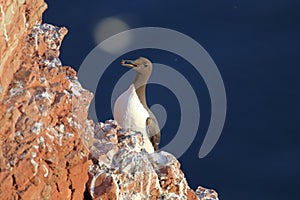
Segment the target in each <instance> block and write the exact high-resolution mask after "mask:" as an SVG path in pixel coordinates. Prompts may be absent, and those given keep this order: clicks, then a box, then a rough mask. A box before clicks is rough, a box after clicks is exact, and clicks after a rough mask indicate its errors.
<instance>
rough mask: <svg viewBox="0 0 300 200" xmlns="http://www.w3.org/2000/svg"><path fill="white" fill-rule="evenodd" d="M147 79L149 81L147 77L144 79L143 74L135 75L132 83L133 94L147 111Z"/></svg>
mask: <svg viewBox="0 0 300 200" xmlns="http://www.w3.org/2000/svg"><path fill="white" fill-rule="evenodd" d="M148 79H149V77H146V76H145V75H143V74H138V73H137V74H136V76H135V79H134V82H133V84H134V87H135V92H136V94H137V96H138V97H139V100H140V101H141V103H142V104H143V106H144V108H145V109H146V110H148V109H149V108H148V105H147V100H146V85H147V82H148Z"/></svg>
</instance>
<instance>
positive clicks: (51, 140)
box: [0, 0, 218, 200]
mask: <svg viewBox="0 0 300 200" xmlns="http://www.w3.org/2000/svg"><path fill="white" fill-rule="evenodd" d="M46 7H47V6H46V4H45V3H44V1H43V0H0V197H1V198H0V199H1V200H2V199H3V200H4V199H26V200H27V199H74V200H78V199H84V193H85V192H86V193H85V194H86V195H85V198H86V199H89V198H90V199H111V200H114V199H124V200H127V199H128V200H129V199H130V200H131V199H200V200H204V199H206V200H216V199H218V196H217V193H216V192H215V191H214V190H208V189H205V188H202V187H199V188H198V189H197V191H196V192H194V191H193V190H191V189H190V188H189V186H188V184H187V181H186V179H185V178H184V174H183V172H182V171H181V170H180V164H179V162H178V161H177V160H176V158H175V157H174V156H172V155H171V154H170V153H167V152H163V151H161V152H157V153H153V154H148V153H147V152H146V151H145V149H144V143H143V139H142V135H141V134H140V133H138V132H134V131H130V130H124V129H122V128H121V127H119V126H118V124H117V123H116V122H115V121H113V120H109V121H107V122H106V123H98V124H96V126H94V124H93V122H92V121H90V120H88V119H87V115H88V107H89V104H90V101H91V99H92V98H93V94H92V93H90V92H89V91H87V90H85V89H83V88H82V87H81V85H80V83H79V82H78V80H77V77H76V72H75V71H74V70H73V69H72V68H70V67H67V66H63V65H62V63H61V61H60V60H59V48H60V45H61V42H62V40H63V38H64V36H65V34H66V33H67V29H66V28H60V27H56V26H53V25H49V24H42V22H41V18H42V13H43V12H44V10H45V9H46ZM86 186H87V187H86ZM87 193H89V194H90V195H87Z"/></svg>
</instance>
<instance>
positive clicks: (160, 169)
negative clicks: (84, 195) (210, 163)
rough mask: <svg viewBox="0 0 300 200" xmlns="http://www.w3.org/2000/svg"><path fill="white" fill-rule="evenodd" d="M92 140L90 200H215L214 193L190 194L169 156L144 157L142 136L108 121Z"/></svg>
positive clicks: (102, 124) (192, 192)
mask: <svg viewBox="0 0 300 200" xmlns="http://www.w3.org/2000/svg"><path fill="white" fill-rule="evenodd" d="M94 137H95V143H94V144H93V145H92V146H91V149H90V157H91V159H92V160H93V165H91V166H90V169H89V174H90V179H89V184H88V190H89V192H90V194H91V196H92V198H93V199H126V200H127V199H128V200H130V199H153V200H155V199H166V200H167V199H170V200H171V199H172V200H175V199H178V200H180V199H195V200H199V199H200V200H204V199H205V200H213V199H214V200H216V199H218V195H217V193H216V192H215V191H214V190H209V189H205V188H203V187H199V188H198V189H197V191H196V192H194V191H193V190H191V189H190V188H189V186H188V183H187V181H186V179H185V177H184V174H183V172H182V171H181V170H180V163H179V162H178V161H177V159H176V158H175V157H174V156H173V155H172V154H170V153H167V152H164V151H160V152H155V153H151V154H149V153H147V151H146V150H145V145H144V142H143V136H142V134H141V133H139V132H134V131H131V130H125V129H122V127H120V126H118V124H117V122H116V121H113V120H108V121H106V122H105V123H98V124H96V127H95V135H94Z"/></svg>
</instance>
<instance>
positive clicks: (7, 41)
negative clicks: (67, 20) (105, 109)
mask: <svg viewBox="0 0 300 200" xmlns="http://www.w3.org/2000/svg"><path fill="white" fill-rule="evenodd" d="M45 8H46V4H44V2H43V1H30V0H27V1H20V0H19V1H9V0H8V1H0V9H1V10H0V11H1V13H2V15H1V16H2V18H1V20H0V22H1V24H0V39H1V40H0V43H1V45H0V47H1V48H0V52H1V54H0V55H1V59H0V62H1V63H0V85H1V92H0V93H1V94H0V99H1V101H0V158H1V159H0V196H1V199H83V193H84V190H85V184H84V183H85V182H86V181H87V180H88V174H87V170H88V167H89V165H90V161H88V154H89V152H88V148H87V147H88V146H89V144H85V145H84V144H83V142H84V141H88V140H82V139H81V136H86V135H93V122H91V121H88V120H87V111H88V106H89V104H90V101H91V99H92V97H93V95H92V94H91V93H90V92H88V91H87V90H84V89H83V88H82V87H81V85H80V83H79V82H78V81H77V78H76V72H75V71H74V70H73V69H72V68H70V67H65V66H62V64H61V62H60V60H59V58H58V56H59V47H60V44H61V41H62V39H63V37H64V35H65V34H66V33H67V29H66V28H59V27H55V26H52V25H49V24H39V23H40V22H41V13H42V12H43V11H44V10H45Z"/></svg>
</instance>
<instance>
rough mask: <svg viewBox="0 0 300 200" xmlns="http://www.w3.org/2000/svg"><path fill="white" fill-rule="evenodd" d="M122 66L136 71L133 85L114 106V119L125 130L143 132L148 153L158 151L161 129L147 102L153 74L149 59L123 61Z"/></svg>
mask: <svg viewBox="0 0 300 200" xmlns="http://www.w3.org/2000/svg"><path fill="white" fill-rule="evenodd" d="M121 65H122V66H125V67H129V68H131V69H134V70H135V72H136V74H135V78H134V80H133V83H132V84H131V85H130V86H129V88H128V89H127V90H126V91H125V92H124V93H122V94H121V95H120V96H119V97H118V98H117V100H116V101H115V104H114V112H113V113H114V114H113V115H114V119H115V120H116V121H117V123H118V124H119V125H120V126H122V127H123V128H125V129H131V130H133V131H138V132H141V133H142V135H143V140H144V147H145V150H146V151H147V152H148V153H153V152H155V151H158V145H159V142H160V128H159V124H158V121H157V119H156V117H155V115H154V114H153V113H152V112H151V110H150V109H149V107H148V105H147V100H146V86H147V82H148V80H149V78H150V76H151V73H152V63H151V61H150V60H149V59H147V58H144V57H140V58H138V59H136V60H122V61H121Z"/></svg>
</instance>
